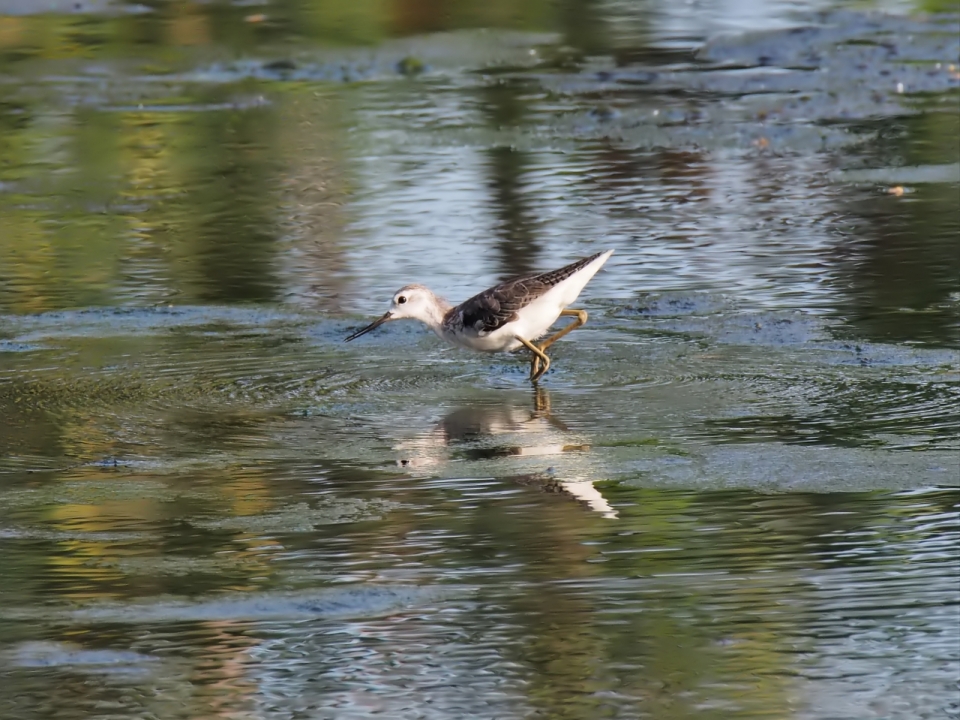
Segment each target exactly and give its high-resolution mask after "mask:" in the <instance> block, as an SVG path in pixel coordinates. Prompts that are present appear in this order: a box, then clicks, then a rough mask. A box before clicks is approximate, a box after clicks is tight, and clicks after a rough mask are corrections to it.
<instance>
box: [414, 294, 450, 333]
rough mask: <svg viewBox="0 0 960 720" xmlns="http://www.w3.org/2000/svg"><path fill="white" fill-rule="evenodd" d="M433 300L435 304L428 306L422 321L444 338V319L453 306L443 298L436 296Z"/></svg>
mask: <svg viewBox="0 0 960 720" xmlns="http://www.w3.org/2000/svg"><path fill="white" fill-rule="evenodd" d="M433 299H434V302H432V303H430V304H429V305H428V306H427V309H426V312H425V313H424V314H423V317H421V318H420V320H422V321H423V323H424V325H426V326H427V327H429V328H430V329H431V330H433V331H434V332H435V333H436V334H437V335H439V336H440V337H443V319H444V318H445V317H446V315H447V313H448V312H449V311H450V309H451V308H452V307H453V306H452V305H451V304H450V303H448V302H447V301H446V300H444V299H443V298H442V297H437V296H436V295H434V296H433Z"/></svg>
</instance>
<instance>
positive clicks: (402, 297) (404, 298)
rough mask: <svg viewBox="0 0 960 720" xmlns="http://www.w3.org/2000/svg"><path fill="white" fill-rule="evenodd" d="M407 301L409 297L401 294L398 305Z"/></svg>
mask: <svg viewBox="0 0 960 720" xmlns="http://www.w3.org/2000/svg"><path fill="white" fill-rule="evenodd" d="M406 301H407V298H406V297H404V296H403V295H401V296H400V297H398V298H397V305H403V304H404V303H405V302H406Z"/></svg>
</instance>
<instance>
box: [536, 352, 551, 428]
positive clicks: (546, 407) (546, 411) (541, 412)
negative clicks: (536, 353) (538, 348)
mask: <svg viewBox="0 0 960 720" xmlns="http://www.w3.org/2000/svg"><path fill="white" fill-rule="evenodd" d="M537 362H540V358H537ZM548 415H550V396H549V395H547V391H546V390H544V389H543V388H541V387H540V386H539V385H537V386H536V387H535V388H534V389H533V416H534V417H546V416H548Z"/></svg>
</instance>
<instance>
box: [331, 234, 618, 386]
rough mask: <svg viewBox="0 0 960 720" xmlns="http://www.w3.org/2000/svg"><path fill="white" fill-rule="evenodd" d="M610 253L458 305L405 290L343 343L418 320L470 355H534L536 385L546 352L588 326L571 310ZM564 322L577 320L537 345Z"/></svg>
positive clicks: (418, 289)
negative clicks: (397, 322)
mask: <svg viewBox="0 0 960 720" xmlns="http://www.w3.org/2000/svg"><path fill="white" fill-rule="evenodd" d="M612 254H613V250H606V251H603V252H598V253H596V254H594V255H591V256H590V257H586V258H583V259H581V260H577V261H576V262H573V263H570V264H569V265H565V266H564V267H562V268H559V269H557V270H550V271H548V272H543V273H527V274H525V275H518V276H517V277H513V278H510V279H509V280H506V281H504V282H502V283H500V284H499V285H494V286H493V287H491V288H488V289H486V290H484V291H483V292H481V293H478V294H476V295H474V296H473V297H472V298H470V299H469V300H465V301H464V302H462V303H460V304H459V305H456V306H454V305H451V304H450V303H448V302H447V301H446V300H444V299H443V298H441V297H438V296H437V295H435V294H434V293H433V291H432V290H430V289H429V288H427V287H425V286H423V285H418V284H412V285H404V286H403V287H402V288H400V289H399V290H397V292H396V293H394V295H393V300H392V302H391V304H390V309H389V310H387V312H386V313H384V314H383V316H382V317H380V318H378V319H377V320H375V321H374V322H372V323H370V324H369V325H367V326H366V327H364V328H361V329H360V330H357V331H356V332H355V333H353V334H352V335H350V336H349V337H347V338H345V339H344V342H350V341H351V340H356V339H357V338H358V337H360V336H361V335H366V334H367V333H368V332H370V331H371V330H375V329H376V328H378V327H380V326H381V325H383V324H384V323H387V322H392V321H395V320H405V319H412V320H419V321H420V322H422V323H423V324H424V325H426V326H427V327H428V328H430V329H431V330H433V332H435V333H436V334H437V335H438V336H439V337H440V338H441V339H442V340H446V341H447V342H449V343H452V344H454V345H458V346H460V347H464V348H468V349H470V350H476V351H479V352H487V353H501V352H514V351H516V350H519V349H520V348H526V349H527V350H529V351H530V354H531V359H530V380H531V381H532V382H533V383H534V384H536V383H537V382H538V381H539V380H540V378H541V377H543V375H544V373H546V372H547V370H549V369H550V358H549V356H547V353H546V350H547V348H549V347H550V346H551V345H553V344H554V343H555V342H556V341H557V340H559V339H560V338H562V337H563V336H565V335H567V334H568V333H570V332H571V331H573V330H576V329H577V328H578V327H581V326H582V325H583V324H584V323H586V322H587V311H586V310H574V309H569V306H570V305H572V304H573V302H574V301H575V300H576V299H577V297H579V295H580V292H581V291H582V290H583V288H584V287H585V286H586V284H587V283H588V282H590V280H591V278H593V276H594V275H596V274H597V271H598V270H599V269H600V268H601V267H603V264H604V263H605V262H606V261H607V260H608V259H609V257H610V256H611V255H612ZM560 317H572V318H573V321H572V322H571V323H570V324H568V325H567V326H566V327H564V328H563V329H562V330H560V331H559V332H557V333H555V334H553V335H551V336H550V337H548V338H547V339H546V340H543V341H542V342H540V343H539V344H537V343H535V342H534V341H536V340H538V339H539V338H541V337H543V336H544V335H546V333H547V331H548V330H550V328H551V326H553V324H554V323H555V322H556V321H557V320H558V319H559V318H560Z"/></svg>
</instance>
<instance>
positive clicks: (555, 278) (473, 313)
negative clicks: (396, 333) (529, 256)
mask: <svg viewBox="0 0 960 720" xmlns="http://www.w3.org/2000/svg"><path fill="white" fill-rule="evenodd" d="M612 254H613V250H607V251H605V252H599V253H596V254H595V255H591V256H590V257H587V258H583V259H582V260H578V261H576V262H574V263H570V264H569V265H565V266H564V267H562V268H559V269H557V270H550V271H549V272H545V273H531V274H527V275H520V276H518V277H514V278H511V279H509V280H506V281H504V282H502V283H500V284H499V285H495V286H493V287H492V288H489V289H487V290H484V291H483V292H481V293H478V294H476V295H474V296H473V297H472V298H470V299H469V300H466V301H464V302H463V303H461V304H460V305H458V306H457V307H455V308H452V309H451V310H450V311H449V312H448V313H447V315H446V318H445V319H444V325H445V327H447V328H448V329H449V330H456V331H459V332H466V333H471V334H475V335H477V336H484V335H490V334H493V333H496V332H497V331H498V330H500V329H501V328H503V327H504V326H505V325H507V324H508V323H511V322H518V321H521V319H523V320H525V322H522V325H524V326H526V327H519V326H518V327H517V331H518V332H517V333H516V334H518V335H521V337H524V338H526V339H533V338H534V337H539V336H540V335H542V334H543V333H544V332H546V330H547V329H548V328H549V327H550V325H552V324H553V323H554V322H555V321H556V319H557V318H558V317H559V315H560V311H561V310H563V309H564V308H565V307H567V306H568V305H570V304H571V303H572V302H573V301H574V300H576V299H577V296H579V295H580V292H581V291H582V290H583V288H584V286H586V284H587V283H588V282H589V281H590V279H591V278H592V277H593V276H594V275H595V274H596V273H597V271H598V270H599V269H600V268H601V267H602V266H603V264H604V263H605V262H606V261H607V258H609V257H610V255H612ZM533 306H537V307H533ZM541 307H542V309H541V310H540V312H533V313H531V312H530V310H537V309H539V308H541ZM525 308H529V309H530V310H528V311H527V312H523V313H521V310H524V309H525ZM554 309H555V311H556V312H555V314H554ZM550 315H552V317H548V316H550ZM528 316H530V318H529V320H528ZM548 320H549V321H548ZM544 323H546V324H545V326H544V327H543V329H541V330H539V331H537V332H536V333H535V334H533V335H529V333H532V332H534V331H536V330H537V327H534V326H539V325H543V324H544ZM528 335H529V336H528Z"/></svg>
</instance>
